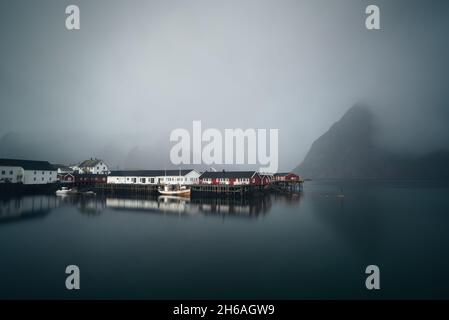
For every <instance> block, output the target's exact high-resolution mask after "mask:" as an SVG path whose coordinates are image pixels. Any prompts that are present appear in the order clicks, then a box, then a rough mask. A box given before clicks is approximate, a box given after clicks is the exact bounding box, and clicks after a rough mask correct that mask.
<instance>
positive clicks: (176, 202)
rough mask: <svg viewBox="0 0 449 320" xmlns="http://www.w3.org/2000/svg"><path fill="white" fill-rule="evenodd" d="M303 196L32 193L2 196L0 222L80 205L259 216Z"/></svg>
mask: <svg viewBox="0 0 449 320" xmlns="http://www.w3.org/2000/svg"><path fill="white" fill-rule="evenodd" d="M299 200H300V195H298V194H296V195H284V194H282V195H280V194H277V195H275V194H270V195H265V196H261V197H255V198H237V199H229V198H194V199H190V198H183V197H175V196H158V197H145V198H142V197H109V196H107V197H102V196H97V197H83V196H64V197H56V196H49V195H33V196H25V197H19V198H3V199H0V223H3V222H8V221H17V220H20V219H24V218H32V217H43V216H46V215H48V214H49V213H50V212H51V211H52V210H53V209H55V208H58V207H72V208H77V209H78V210H79V212H80V213H82V214H86V215H91V216H92V215H93V216H97V215H100V214H101V213H102V212H103V211H104V210H105V209H112V210H121V211H134V212H143V213H145V212H148V213H157V214H167V215H179V216H185V217H188V216H195V215H207V216H220V217H245V218H257V217H259V216H261V215H266V214H267V213H269V212H270V210H271V208H272V206H273V204H274V203H275V202H280V203H282V204H283V205H296V204H297V203H298V202H299Z"/></svg>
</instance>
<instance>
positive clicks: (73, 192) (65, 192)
mask: <svg viewBox="0 0 449 320" xmlns="http://www.w3.org/2000/svg"><path fill="white" fill-rule="evenodd" d="M56 195H57V196H68V195H80V196H96V193H95V192H93V191H86V192H80V191H78V190H76V188H74V189H69V188H67V187H62V188H61V190H57V191H56Z"/></svg>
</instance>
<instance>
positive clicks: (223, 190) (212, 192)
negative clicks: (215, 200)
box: [190, 184, 266, 197]
mask: <svg viewBox="0 0 449 320" xmlns="http://www.w3.org/2000/svg"><path fill="white" fill-rule="evenodd" d="M190 189H191V191H192V193H191V195H192V197H221V196H224V197H241V196H255V195H260V194H263V193H264V192H265V191H266V189H265V188H264V186H254V185H219V184H217V185H209V184H196V185H192V186H190Z"/></svg>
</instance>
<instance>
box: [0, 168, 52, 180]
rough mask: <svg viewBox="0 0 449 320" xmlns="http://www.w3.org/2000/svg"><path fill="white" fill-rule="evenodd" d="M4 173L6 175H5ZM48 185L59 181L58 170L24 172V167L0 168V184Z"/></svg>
mask: <svg viewBox="0 0 449 320" xmlns="http://www.w3.org/2000/svg"><path fill="white" fill-rule="evenodd" d="M3 173H4V174H3ZM5 179H8V180H9V181H10V182H12V183H20V182H22V183H23V184H46V183H54V182H56V181H57V180H58V177H57V171H56V170H23V168H22V167H7V166H2V167H0V183H4V182H5Z"/></svg>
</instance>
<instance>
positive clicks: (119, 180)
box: [107, 170, 200, 185]
mask: <svg viewBox="0 0 449 320" xmlns="http://www.w3.org/2000/svg"><path fill="white" fill-rule="evenodd" d="M199 176H200V174H199V173H198V172H197V171H195V170H193V171H191V172H189V173H188V174H187V175H185V176H181V177H180V176H157V177H139V176H128V177H118V176H108V178H107V183H113V184H170V185H175V184H183V185H187V184H196V183H198V177H199ZM142 179H145V180H144V181H145V182H143V181H142Z"/></svg>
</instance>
